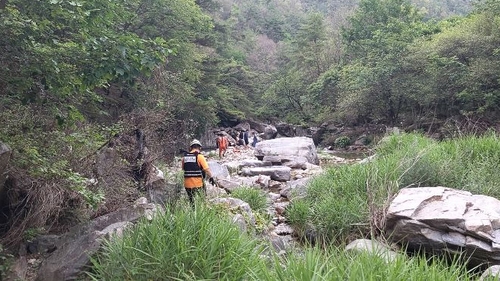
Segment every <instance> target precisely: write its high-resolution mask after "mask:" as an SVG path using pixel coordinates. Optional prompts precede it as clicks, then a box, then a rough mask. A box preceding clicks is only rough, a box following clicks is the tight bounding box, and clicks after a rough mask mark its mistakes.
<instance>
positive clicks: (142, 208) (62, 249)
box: [36, 198, 156, 281]
mask: <svg viewBox="0 0 500 281" xmlns="http://www.w3.org/2000/svg"><path fill="white" fill-rule="evenodd" d="M145 201H146V199H145V198H140V199H138V200H137V203H136V204H135V205H134V207H132V208H131V207H128V208H123V209H119V210H117V211H115V212H112V213H109V214H106V215H104V216H101V217H98V218H96V219H94V220H92V221H90V222H89V223H86V224H82V225H78V226H75V227H74V228H72V229H70V231H69V232H67V233H66V234H64V235H62V236H61V237H60V238H59V239H58V240H57V242H56V244H55V250H54V251H53V252H52V254H51V255H50V256H49V257H48V258H47V259H46V260H44V261H43V263H42V264H41V266H40V268H39V269H38V275H37V278H36V280H37V281H60V280H75V279H77V278H78V275H79V274H80V273H81V271H82V270H83V269H84V268H85V267H86V266H87V265H89V263H90V257H91V256H92V255H93V254H95V253H96V252H97V251H98V250H99V248H100V247H101V244H102V242H103V240H104V239H107V238H109V237H113V236H114V235H115V234H114V233H116V234H118V235H119V234H120V233H122V232H123V230H122V229H121V228H122V227H123V226H124V225H127V222H134V221H137V220H138V219H139V218H141V217H149V219H150V218H151V211H152V210H153V209H155V208H156V206H155V205H154V204H147V202H145Z"/></svg>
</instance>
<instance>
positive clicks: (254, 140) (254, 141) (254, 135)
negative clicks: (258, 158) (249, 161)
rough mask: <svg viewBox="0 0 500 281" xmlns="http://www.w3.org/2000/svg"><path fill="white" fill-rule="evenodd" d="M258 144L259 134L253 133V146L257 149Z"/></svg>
mask: <svg viewBox="0 0 500 281" xmlns="http://www.w3.org/2000/svg"><path fill="white" fill-rule="evenodd" d="M258 142H259V139H258V138H257V133H255V132H253V133H252V146H253V147H255V146H256V145H257V143H258Z"/></svg>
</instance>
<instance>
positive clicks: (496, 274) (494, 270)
mask: <svg viewBox="0 0 500 281" xmlns="http://www.w3.org/2000/svg"><path fill="white" fill-rule="evenodd" d="M484 280H490V281H493V280H500V265H494V266H490V267H489V268H488V269H486V270H485V271H484V272H483V274H481V277H479V281H484Z"/></svg>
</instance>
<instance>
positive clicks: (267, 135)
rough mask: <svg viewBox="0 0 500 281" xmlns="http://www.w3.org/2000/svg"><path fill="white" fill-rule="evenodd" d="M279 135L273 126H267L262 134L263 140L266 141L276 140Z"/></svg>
mask: <svg viewBox="0 0 500 281" xmlns="http://www.w3.org/2000/svg"><path fill="white" fill-rule="evenodd" d="M277 135H278V130H277V129H276V127H274V126H273V125H267V126H266V127H265V128H264V133H262V135H261V136H262V138H263V139H265V140H270V139H274V138H275V137H276V136H277Z"/></svg>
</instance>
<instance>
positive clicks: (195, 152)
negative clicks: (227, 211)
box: [182, 139, 216, 206]
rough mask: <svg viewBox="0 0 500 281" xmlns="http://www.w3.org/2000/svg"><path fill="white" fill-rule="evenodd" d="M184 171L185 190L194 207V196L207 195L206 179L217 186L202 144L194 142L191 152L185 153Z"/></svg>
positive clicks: (190, 146) (190, 148)
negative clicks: (202, 150) (202, 152)
mask: <svg viewBox="0 0 500 281" xmlns="http://www.w3.org/2000/svg"><path fill="white" fill-rule="evenodd" d="M182 170H184V188H185V189H186V193H187V195H188V198H189V202H190V203H191V205H192V206H194V196H195V195H199V194H201V192H203V194H205V193H206V188H205V183H204V181H203V180H204V178H208V181H209V182H210V183H211V184H213V185H215V184H216V183H215V180H214V178H213V177H212V173H211V172H210V168H209V167H208V163H207V160H206V159H205V156H204V155H203V154H201V143H200V141H199V140H196V139H195V140H193V141H192V142H191V143H190V144H189V152H185V153H184V157H183V158H182Z"/></svg>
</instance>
